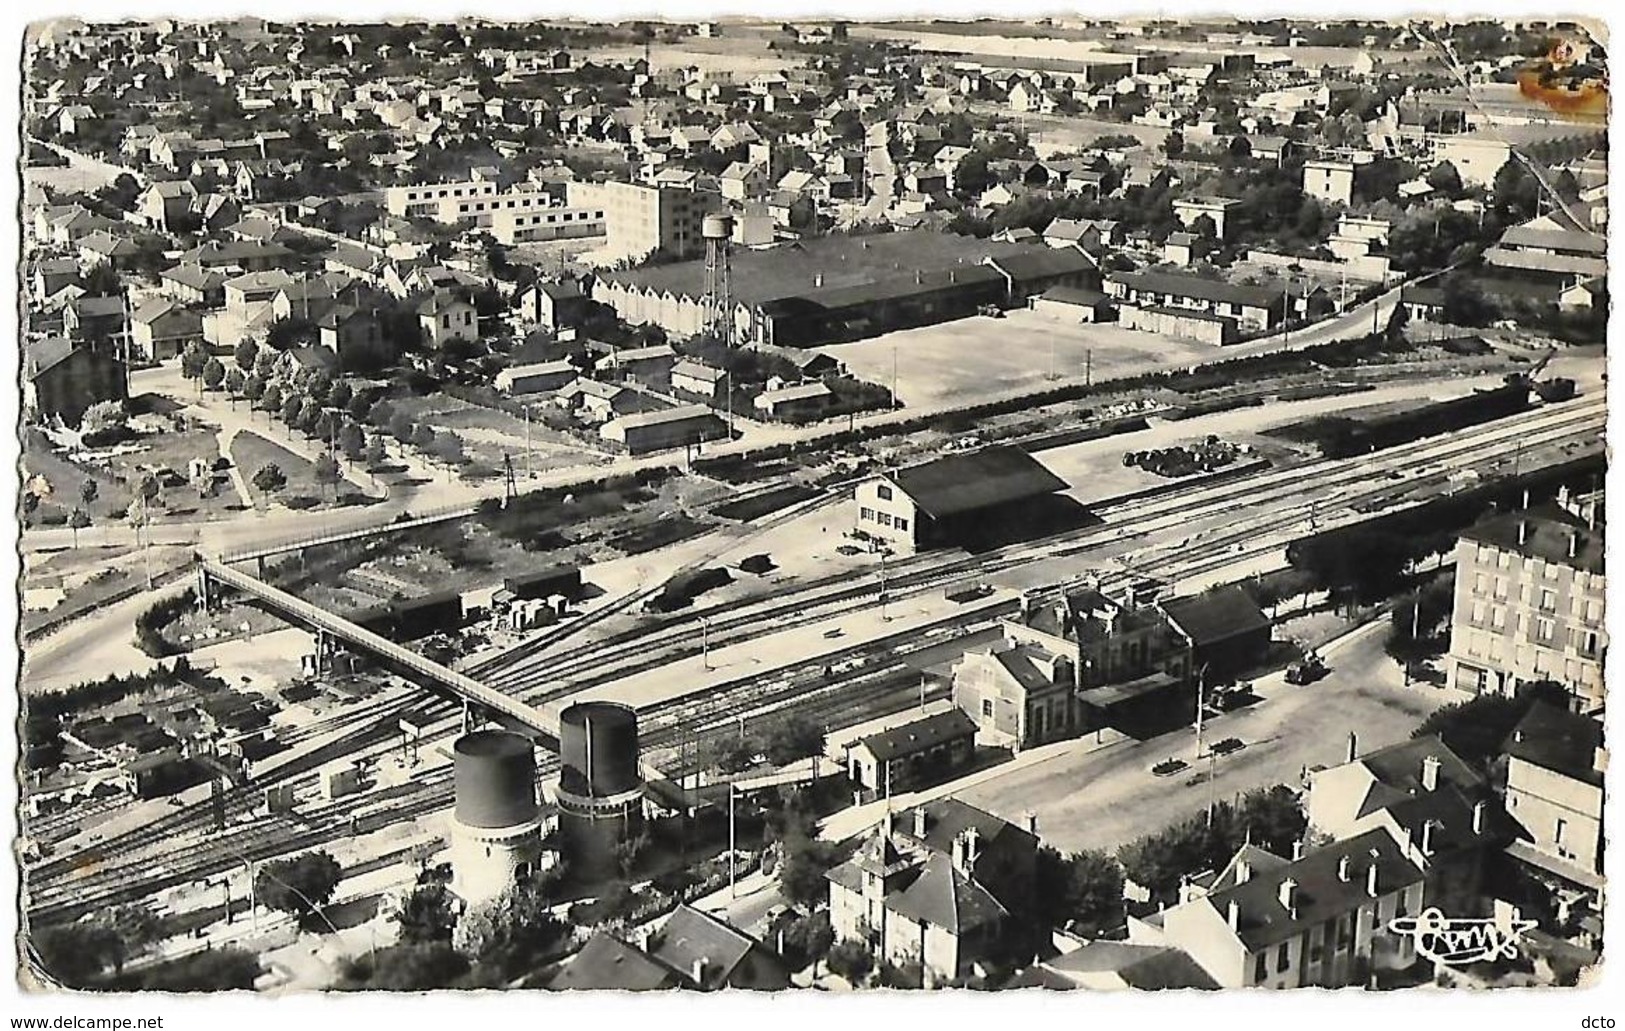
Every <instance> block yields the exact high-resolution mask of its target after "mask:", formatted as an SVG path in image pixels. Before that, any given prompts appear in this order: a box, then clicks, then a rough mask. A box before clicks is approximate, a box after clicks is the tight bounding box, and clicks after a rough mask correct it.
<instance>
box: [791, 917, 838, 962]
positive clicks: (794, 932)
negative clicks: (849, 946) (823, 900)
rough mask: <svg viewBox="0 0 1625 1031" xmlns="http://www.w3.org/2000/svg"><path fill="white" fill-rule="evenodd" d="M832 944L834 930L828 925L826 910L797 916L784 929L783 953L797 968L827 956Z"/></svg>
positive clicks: (833, 941)
mask: <svg viewBox="0 0 1625 1031" xmlns="http://www.w3.org/2000/svg"><path fill="white" fill-rule="evenodd" d="M834 944H835V930H834V928H832V927H830V923H829V912H828V911H827V910H820V911H819V912H817V913H814V914H813V915H811V916H803V917H798V918H796V919H795V920H793V921H792V922H791V923H790V925H789V926H788V927H786V928H785V929H784V954H785V957H786V958H787V959H789V961H790V965H791V966H792V967H793V968H795V969H797V970H800V969H802V968H804V967H806V966H807V965H808V964H809V963H816V962H818V961H819V960H821V959H823V958H824V957H826V956H828V955H829V949H830V946H831V945H834Z"/></svg>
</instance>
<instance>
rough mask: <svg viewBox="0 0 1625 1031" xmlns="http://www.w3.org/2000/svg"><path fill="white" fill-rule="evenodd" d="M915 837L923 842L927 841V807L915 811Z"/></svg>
mask: <svg viewBox="0 0 1625 1031" xmlns="http://www.w3.org/2000/svg"><path fill="white" fill-rule="evenodd" d="M914 836H915V837H916V838H919V839H921V840H922V841H923V840H924V839H925V806H923V805H922V806H920V807H919V808H918V809H916V810H914Z"/></svg>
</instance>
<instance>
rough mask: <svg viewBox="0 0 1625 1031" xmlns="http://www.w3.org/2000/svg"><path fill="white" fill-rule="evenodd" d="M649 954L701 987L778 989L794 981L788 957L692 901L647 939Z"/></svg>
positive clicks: (646, 948)
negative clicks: (788, 965)
mask: <svg viewBox="0 0 1625 1031" xmlns="http://www.w3.org/2000/svg"><path fill="white" fill-rule="evenodd" d="M644 951H645V952H646V953H647V954H648V956H649V957H650V958H651V959H653V960H655V961H656V962H657V963H660V964H662V965H664V966H666V967H669V968H671V969H672V970H675V971H678V972H680V973H681V974H682V975H683V976H684V977H685V978H686V979H687V985H685V987H693V988H698V989H700V990H701V991H716V990H719V989H724V988H729V989H743V990H746V991H763V992H776V991H782V990H784V989H786V988H789V987H790V971H789V968H788V967H787V966H786V964H785V962H784V958H783V957H782V956H780V955H779V954H778V953H776V952H774V951H773V950H772V949H770V948H768V947H767V946H765V945H763V944H762V943H761V942H759V941H757V940H756V939H755V938H752V937H751V936H750V935H748V934H745V933H743V932H741V931H738V930H735V929H734V928H733V927H730V926H729V925H728V924H726V923H724V922H723V921H721V920H719V919H717V918H716V917H714V916H711V915H710V914H708V913H704V912H701V911H700V910H698V909H695V908H693V907H692V906H689V905H686V904H685V905H679V906H678V907H677V908H676V909H675V910H674V911H672V914H671V915H670V916H668V917H667V918H666V919H665V920H664V922H662V923H661V924H660V926H659V927H657V928H656V929H654V930H653V931H652V932H651V933H650V934H649V935H648V936H647V938H646V939H645V942H644Z"/></svg>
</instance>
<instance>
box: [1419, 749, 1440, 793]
mask: <svg viewBox="0 0 1625 1031" xmlns="http://www.w3.org/2000/svg"><path fill="white" fill-rule="evenodd" d="M1438 789H1439V759H1438V757H1437V756H1432V755H1430V756H1427V757H1425V758H1424V759H1423V760H1422V790H1423V791H1437V790H1438Z"/></svg>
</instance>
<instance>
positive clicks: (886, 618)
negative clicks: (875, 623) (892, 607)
mask: <svg viewBox="0 0 1625 1031" xmlns="http://www.w3.org/2000/svg"><path fill="white" fill-rule="evenodd" d="M880 621H881V622H882V623H890V622H891V613H889V612H887V611H886V554H885V552H881V554H880Z"/></svg>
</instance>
